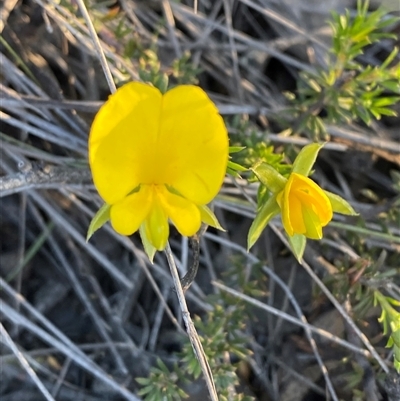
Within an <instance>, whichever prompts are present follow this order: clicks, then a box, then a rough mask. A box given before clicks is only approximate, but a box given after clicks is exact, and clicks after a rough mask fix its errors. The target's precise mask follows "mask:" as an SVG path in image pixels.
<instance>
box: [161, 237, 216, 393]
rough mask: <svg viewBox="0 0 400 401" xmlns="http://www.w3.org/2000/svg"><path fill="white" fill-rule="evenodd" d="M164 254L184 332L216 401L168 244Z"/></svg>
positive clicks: (199, 342)
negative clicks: (184, 326)
mask: <svg viewBox="0 0 400 401" xmlns="http://www.w3.org/2000/svg"><path fill="white" fill-rule="evenodd" d="M164 252H165V255H166V257H167V261H168V265H169V268H170V271H171V275H172V279H173V281H174V286H175V290H176V294H177V296H178V301H179V305H180V307H181V312H182V317H183V320H184V322H185V325H186V331H187V333H188V336H189V340H190V342H191V344H192V347H193V351H194V353H195V355H196V357H197V360H198V361H199V363H200V366H201V370H202V371H203V374H204V378H205V380H206V384H207V388H208V392H209V394H210V397H211V400H212V401H218V395H217V390H216V388H215V383H214V379H213V376H212V373H211V369H210V365H209V364H208V361H207V358H206V355H205V353H204V350H203V346H202V345H201V341H200V338H199V335H198V334H197V331H196V328H195V327H194V324H193V321H192V319H191V317H190V313H189V310H188V308H187V304H186V299H185V294H184V292H183V289H182V285H181V281H180V278H179V274H178V269H177V268H176V263H175V259H174V255H173V254H172V251H171V247H170V245H169V243H168V242H167V246H166V248H165V251H164Z"/></svg>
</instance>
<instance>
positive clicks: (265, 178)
mask: <svg viewBox="0 0 400 401" xmlns="http://www.w3.org/2000/svg"><path fill="white" fill-rule="evenodd" d="M250 170H251V171H252V172H253V173H254V174H255V175H256V177H257V178H258V180H259V181H260V182H262V183H263V184H264V185H265V186H266V187H267V188H268V189H269V190H270V191H271V192H273V193H274V194H276V193H278V192H281V191H282V190H283V188H284V187H285V184H286V182H287V179H286V178H285V177H284V176H283V175H281V174H279V173H278V171H277V170H275V169H274V168H273V167H272V166H271V165H270V164H267V163H259V164H257V165H255V166H254V167H252V168H251V169H250Z"/></svg>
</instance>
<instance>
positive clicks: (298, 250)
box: [288, 234, 307, 263]
mask: <svg viewBox="0 0 400 401" xmlns="http://www.w3.org/2000/svg"><path fill="white" fill-rule="evenodd" d="M288 239H289V244H290V248H291V249H292V252H293V254H294V256H295V257H296V259H297V260H298V262H299V263H301V260H302V258H303V254H304V250H305V249H306V244H307V238H306V236H305V235H303V234H294V235H293V236H288Z"/></svg>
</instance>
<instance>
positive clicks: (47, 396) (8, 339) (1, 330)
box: [0, 322, 55, 401]
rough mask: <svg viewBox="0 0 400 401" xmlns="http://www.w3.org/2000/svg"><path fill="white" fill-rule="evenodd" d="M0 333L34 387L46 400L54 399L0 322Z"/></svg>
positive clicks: (53, 400) (52, 400)
mask: <svg viewBox="0 0 400 401" xmlns="http://www.w3.org/2000/svg"><path fill="white" fill-rule="evenodd" d="M0 334H1V339H2V342H3V343H5V344H6V345H7V346H8V347H9V348H10V349H11V351H12V352H13V353H14V355H15V356H16V357H17V359H18V361H19V362H20V364H21V365H22V367H23V368H24V370H25V371H26V373H28V375H29V376H30V378H31V379H32V381H33V382H34V383H35V384H36V387H37V388H38V389H39V391H40V392H41V393H42V395H43V397H44V398H45V399H46V400H47V401H55V399H54V398H53V397H52V395H51V394H50V393H49V391H48V390H47V388H46V387H45V386H44V384H43V383H42V382H41V380H40V379H39V377H38V376H37V374H36V372H35V371H34V370H33V369H32V367H31V366H30V365H29V362H28V361H27V360H26V358H25V357H24V355H23V354H22V352H21V351H20V350H19V349H18V347H17V345H16V344H15V343H14V341H13V340H12V339H11V337H10V335H9V334H8V333H7V331H6V329H5V328H4V326H3V324H2V323H1V322H0Z"/></svg>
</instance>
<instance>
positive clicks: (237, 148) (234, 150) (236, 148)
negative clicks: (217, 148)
mask: <svg viewBox="0 0 400 401" xmlns="http://www.w3.org/2000/svg"><path fill="white" fill-rule="evenodd" d="M244 149H246V146H229V154H232V153H238V152H240V151H242V150H244Z"/></svg>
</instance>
